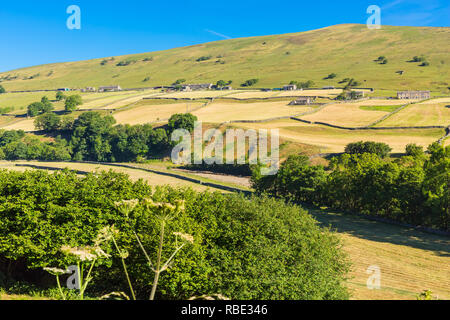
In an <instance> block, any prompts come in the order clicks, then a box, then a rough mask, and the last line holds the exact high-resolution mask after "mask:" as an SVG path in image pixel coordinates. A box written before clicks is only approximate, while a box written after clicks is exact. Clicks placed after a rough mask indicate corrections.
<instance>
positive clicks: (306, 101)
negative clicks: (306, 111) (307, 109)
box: [289, 97, 316, 106]
mask: <svg viewBox="0 0 450 320" xmlns="http://www.w3.org/2000/svg"><path fill="white" fill-rule="evenodd" d="M314 101H316V97H299V98H297V99H296V100H294V101H292V102H291V103H289V105H290V106H305V105H310V104H312V103H314Z"/></svg>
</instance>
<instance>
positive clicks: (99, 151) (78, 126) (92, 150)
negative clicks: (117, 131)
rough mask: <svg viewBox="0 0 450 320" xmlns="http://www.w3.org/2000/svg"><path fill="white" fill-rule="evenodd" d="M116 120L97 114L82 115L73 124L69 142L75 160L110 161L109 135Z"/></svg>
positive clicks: (87, 113)
mask: <svg viewBox="0 0 450 320" xmlns="http://www.w3.org/2000/svg"><path fill="white" fill-rule="evenodd" d="M115 122H116V120H115V119H114V118H113V117H112V116H105V117H102V116H101V114H100V113H98V112H86V113H83V114H82V115H81V116H80V117H79V118H78V119H77V120H75V123H74V129H73V133H72V137H71V140H70V146H71V147H72V148H73V154H74V159H75V160H91V161H111V157H112V152H111V144H110V141H111V138H112V136H111V134H112V132H113V125H114V124H115Z"/></svg>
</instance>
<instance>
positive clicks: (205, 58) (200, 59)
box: [195, 55, 212, 62]
mask: <svg viewBox="0 0 450 320" xmlns="http://www.w3.org/2000/svg"><path fill="white" fill-rule="evenodd" d="M211 58H212V56H211V55H209V56H201V57H200V58H198V59H197V60H195V61H197V62H202V61H207V60H210V59H211Z"/></svg>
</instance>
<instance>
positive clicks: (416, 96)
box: [397, 91, 431, 100]
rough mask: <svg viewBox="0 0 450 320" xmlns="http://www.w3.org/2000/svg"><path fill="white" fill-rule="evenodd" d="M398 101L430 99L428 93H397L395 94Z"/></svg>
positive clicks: (429, 93)
mask: <svg viewBox="0 0 450 320" xmlns="http://www.w3.org/2000/svg"><path fill="white" fill-rule="evenodd" d="M397 98H398V99H402V100H403V99H416V100H425V99H430V98H431V92H430V91H399V92H397Z"/></svg>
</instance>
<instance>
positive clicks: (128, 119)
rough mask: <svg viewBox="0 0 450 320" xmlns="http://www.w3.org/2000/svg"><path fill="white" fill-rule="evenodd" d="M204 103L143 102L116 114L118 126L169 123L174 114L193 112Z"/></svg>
mask: <svg viewBox="0 0 450 320" xmlns="http://www.w3.org/2000/svg"><path fill="white" fill-rule="evenodd" d="M202 104H203V103H202V102H179V103H171V102H166V103H165V104H164V103H163V104H153V102H151V101H150V102H148V101H146V100H143V101H141V102H138V103H137V104H136V105H135V106H133V108H131V109H128V110H123V111H118V112H116V113H114V115H113V116H114V118H115V119H116V121H117V123H118V124H130V125H135V124H146V123H150V122H157V121H167V119H169V118H170V117H171V116H172V115H173V114H176V113H185V112H186V110H187V109H189V110H192V109H195V108H198V107H200V106H201V105H202Z"/></svg>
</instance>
